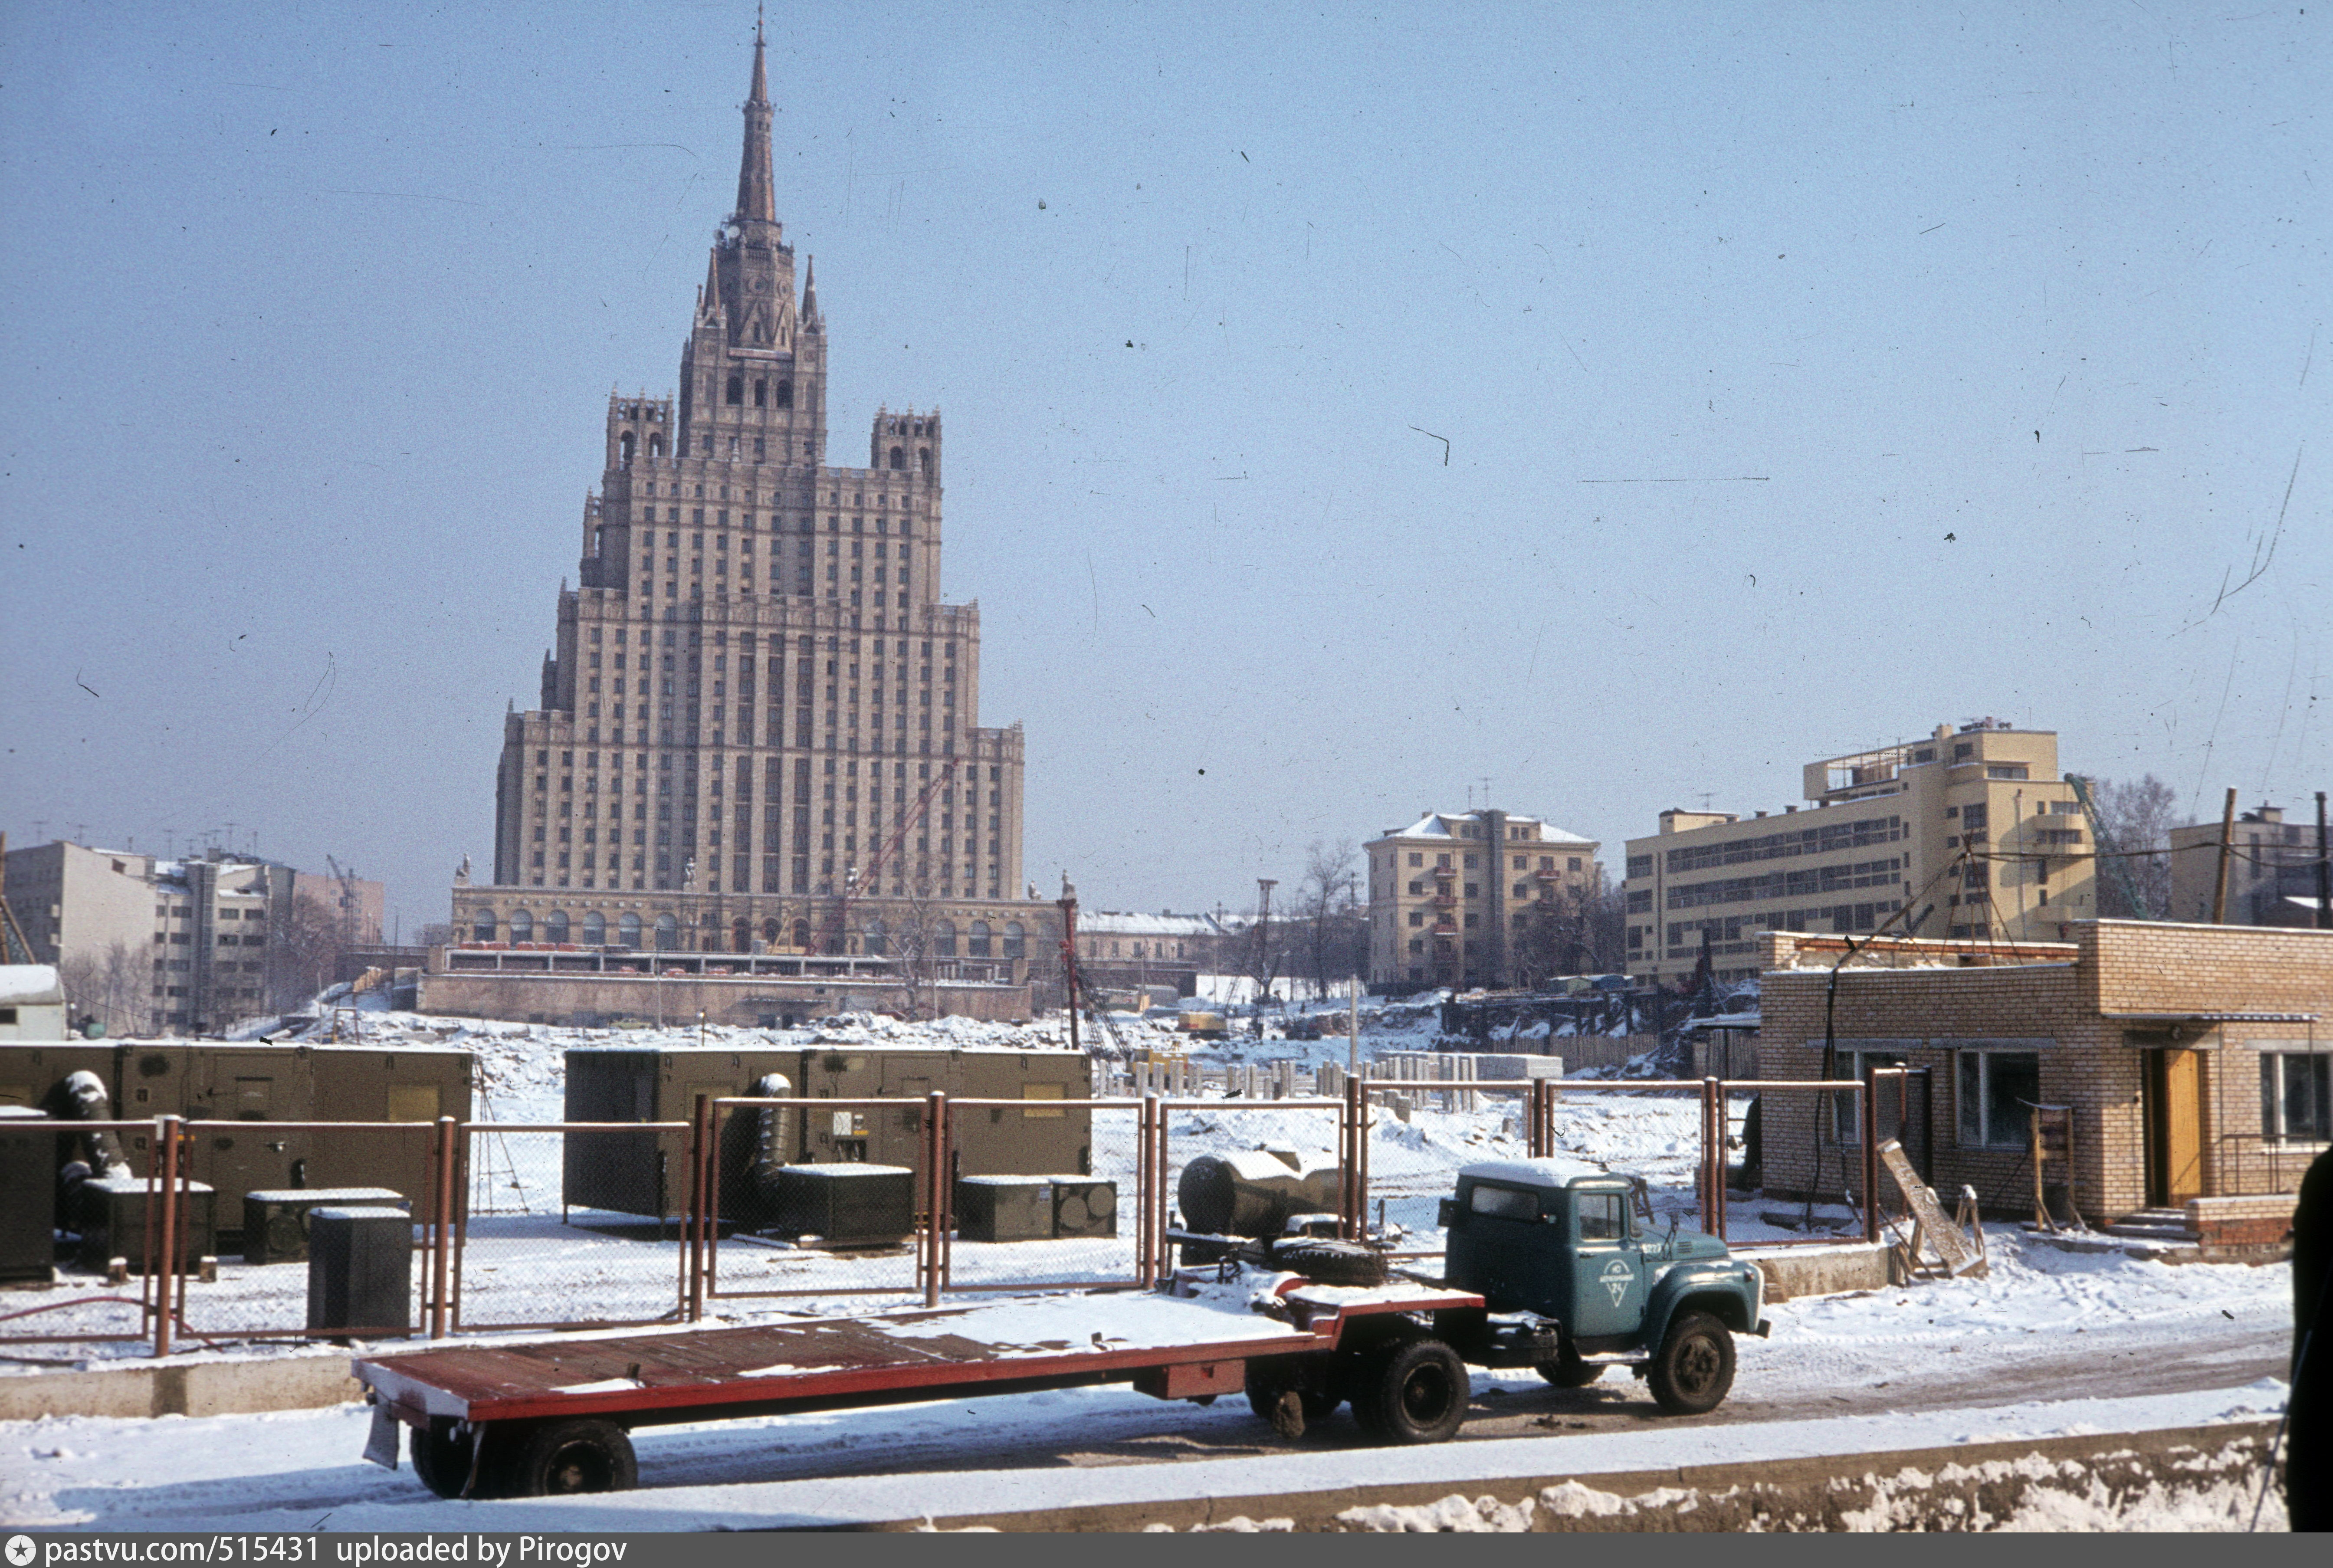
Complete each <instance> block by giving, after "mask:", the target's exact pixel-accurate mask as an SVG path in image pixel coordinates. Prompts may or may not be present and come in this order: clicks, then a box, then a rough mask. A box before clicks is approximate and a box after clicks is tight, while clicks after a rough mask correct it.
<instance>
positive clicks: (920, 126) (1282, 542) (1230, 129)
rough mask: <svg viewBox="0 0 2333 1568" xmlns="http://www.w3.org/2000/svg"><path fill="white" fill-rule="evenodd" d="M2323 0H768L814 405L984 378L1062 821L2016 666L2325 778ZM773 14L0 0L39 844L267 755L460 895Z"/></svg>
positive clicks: (2074, 716)
mask: <svg viewBox="0 0 2333 1568" xmlns="http://www.w3.org/2000/svg"><path fill="white" fill-rule="evenodd" d="M2328 19H2333V7H2308V8H2303V7H2300V6H2297V5H2289V4H2287V5H2251V4H2243V5H2219V6H2210V7H2204V6H2195V5H2171V4H2162V3H2158V0H2147V3H2146V4H2139V3H2137V0H2127V3H2117V4H2094V5H2024V6H2021V5H1963V6H1958V7H1952V8H1946V7H1939V6H1933V5H1916V6H1913V5H1906V6H1888V5H1872V4H1855V5H1762V6H1743V5H1651V4H1647V5H1597V6H1552V5H1516V6H1508V7H1498V6H1489V5H1471V4H1470V5H1450V6H1445V7H1430V6H1423V5H1421V6H1396V7H1380V8H1368V7H1353V6H1327V7H1303V8H1297V7H1291V6H1263V7H1258V8H1253V9H1234V8H1228V7H1223V6H1216V5H1190V6H1168V5H1146V6H1141V7H1135V6H1130V5H1054V4H1031V5H981V6H966V5H905V4H903V5H850V4H829V5H819V6H808V5H793V6H780V7H777V8H776V9H774V10H773V13H772V18H771V26H772V38H773V53H772V58H771V79H772V95H773V99H774V100H775V101H776V102H777V104H778V116H777V124H776V131H775V139H776V145H777V189H778V205H779V214H780V216H781V217H782V219H783V220H784V222H785V224H786V232H787V237H788V238H789V239H790V240H791V241H792V243H793V244H794V245H795V246H796V248H797V250H798V251H799V252H802V253H806V254H810V255H815V256H816V258H817V261H818V277H819V283H820V291H819V293H820V302H821V304H822V305H823V307H824V308H825V311H826V313H827V316H828V320H829V322H830V341H831V343H832V345H833V356H834V366H835V384H834V388H833V392H832V399H831V409H830V412H831V424H832V428H833V437H832V442H831V446H830V457H831V458H832V459H834V460H839V461H842V462H857V461H861V460H863V459H862V458H861V457H860V454H861V452H862V451H863V447H861V446H860V445H859V441H860V439H861V437H860V435H859V432H861V431H863V430H864V429H865V428H866V427H867V422H868V421H869V418H871V417H872V414H873V411H874V409H875V408H876V407H877V405H878V403H883V402H888V403H889V404H891V405H892V406H893V407H898V406H901V405H905V404H907V403H914V404H915V405H917V406H918V407H929V406H932V405H934V404H937V405H939V406H940V407H942V408H943V409H945V412H946V418H947V429H948V447H949V450H948V458H947V476H948V490H947V495H946V514H947V530H948V541H949V542H948V554H947V560H946V581H945V584H944V591H945V592H946V596H947V597H949V598H950V599H966V598H977V599H978V600H979V601H980V603H981V607H982V613H983V625H984V634H985V644H986V646H985V660H984V669H983V681H984V685H983V692H982V698H983V701H982V715H981V717H982V719H983V721H984V722H986V723H991V724H1000V723H1009V722H1011V721H1013V720H1014V719H1022V720H1025V721H1026V723H1027V726H1028V736H1029V794H1028V813H1029V826H1028V841H1027V847H1028V860H1027V874H1028V875H1029V876H1030V877H1031V878H1032V880H1036V881H1037V882H1038V883H1039V885H1040V887H1041V889H1043V890H1048V891H1050V890H1051V889H1052V888H1053V887H1054V886H1055V884H1056V882H1057V880H1058V878H1059V875H1060V872H1061V869H1062V868H1063V867H1067V868H1068V869H1069V870H1070V872H1071V874H1072V875H1073V876H1075V877H1076V879H1077V880H1078V881H1079V883H1080V890H1081V891H1082V892H1083V894H1084V895H1085V897H1086V899H1087V901H1088V902H1089V904H1091V905H1099V906H1104V907H1114V908H1123V907H1137V908H1154V909H1155V908H1158V907H1162V906H1173V907H1176V908H1190V907H1197V906H1211V905H1213V904H1214V903H1215V902H1216V901H1218V900H1223V901H1225V902H1229V903H1232V904H1234V905H1237V904H1239V903H1241V902H1243V901H1244V900H1247V899H1252V898H1253V878H1255V877H1256V876H1258V875H1276V876H1279V877H1281V878H1282V879H1283V880H1287V879H1292V878H1294V877H1296V876H1298V875H1300V874H1301V869H1302V863H1303V856H1304V848H1305V845H1306V844H1307V843H1308V842H1311V841H1312V840H1315V839H1335V838H1339V837H1346V836H1349V837H1352V838H1356V839H1366V838H1368V836H1370V835H1372V834H1373V833H1375V832H1378V831H1379V830H1381V829H1384V828H1387V827H1390V826H1394V825H1397V823H1401V822H1407V821H1408V820H1409V819H1411V817H1412V816H1413V815H1414V814H1415V813H1416V812H1418V811H1419V810H1420V809H1421V808H1425V807H1428V806H1432V807H1437V808H1445V809H1446V808H1456V807H1463V806H1464V804H1465V803H1466V802H1467V800H1468V792H1469V790H1470V789H1472V790H1474V791H1475V792H1477V794H1478V795H1479V791H1480V789H1481V784H1480V783H1479V781H1480V780H1482V779H1483V778H1485V777H1487V778H1489V779H1490V780H1491V787H1492V791H1493V794H1494V795H1495V796H1496V798H1497V800H1498V802H1499V803H1502V804H1503V805H1505V806H1506V807H1507V808H1508V809H1510V810H1514V811H1521V812H1530V813H1544V814H1546V815H1548V816H1550V817H1551V818H1552V819H1553V820H1554V821H1555V822H1558V823H1559V824H1560V825H1562V826H1564V827H1567V828H1570V829H1571V830H1573V831H1575V832H1582V833H1587V834H1589V835H1591V836H1594V837H1597V838H1599V839H1601V840H1603V841H1605V842H1606V844H1607V846H1608V848H1607V850H1606V858H1607V859H1608V861H1612V862H1615V863H1617V861H1618V853H1619V845H1618V841H1619V840H1620V839H1622V838H1623V837H1625V836H1627V835H1628V834H1631V833H1643V832H1651V831H1652V829H1653V827H1654V825H1655V824H1654V815H1655V813H1656V812H1658V811H1659V810H1660V809H1661V808H1663V807H1665V806H1669V805H1677V804H1698V803H1700V802H1701V801H1702V799H1703V798H1704V795H1706V796H1707V797H1708V798H1709V800H1710V801H1711V803H1713V804H1714V805H1716V806H1718V807H1720V808H1721V809H1734V810H1742V811H1748V810H1751V809H1754V808H1759V807H1764V808H1769V809H1771V808H1774V807H1779V806H1780V805H1781V804H1782V803H1784V802H1785V801H1788V800H1791V799H1793V798H1795V795H1796V793H1797V787H1798V767H1799V765H1800V763H1802V762H1805V761H1808V760H1811V759H1813V758H1815V757H1818V756H1821V755H1827V754H1829V753H1832V752H1836V751H1842V750H1847V749H1850V748H1854V747H1858V746H1865V745H1869V744H1874V743H1879V742H1885V741H1889V740H1894V739H1896V738H1899V737H1904V736H1911V735H1915V734H1918V733H1922V732H1925V730H1927V729H1929V728H1932V727H1933V726H1935V724H1937V723H1938V722H1939V721H1953V722H1959V721H1961V720H1963V719H1967V718H1973V717H1978V716H1982V715H1992V716H1996V717H2003V718H2008V719H2011V720H2014V721H2015V722H2017V723H2018V724H2020V725H2021V726H2033V727H2042V728H2054V729H2056V730H2058V731H2059V732H2060V734H2061V736H2062V737H2063V741H2062V753H2063V759H2064V761H2065V763H2066V765H2068V766H2069V767H2072V768H2075V769H2078V770H2088V771H2093V772H2097V773H2102V774H2107V775H2109V776H2125V775H2131V774H2138V773H2141V772H2146V771H2153V772H2155V773H2158V774H2161V775H2162V776H2163V777H2165V779H2166V780H2168V781H2169V782H2170V783H2171V784H2173V785H2175V787H2176V788H2177V790H2178V791H2179V793H2180V794H2181V796H2182V799H2183V803H2184V804H2185V805H2186V806H2187V807H2188V808H2189V809H2190V810H2191V811H2192V812H2193V813H2194V814H2196V815H2210V814H2215V813H2216V812H2217V810H2218V803H2219V792H2220V791H2221V790H2222V789H2223V788H2224V787H2225V786H2227V785H2230V784H2234V785H2236V786H2239V787H2240V788H2241V789H2242V792H2243V798H2244V801H2245V803H2247V804H2251V803H2254V802H2256V801H2258V800H2259V799H2261V797H2262V796H2263V795H2265V796H2266V797H2268V798H2270V799H2271V800H2275V801H2278V802H2280V803H2284V804H2287V805H2289V806H2290V805H2298V804H2302V803H2305V801H2306V795H2307V793H2308V792H2309V791H2313V790H2315V789H2317V788H2320V787H2333V768H2328V755H2329V754H2328V738H2333V737H2328V715H2326V714H2325V713H2324V712H2323V711H2322V708H2323V706H2324V703H2325V699H2326V698H2327V697H2328V695H2333V660H2329V659H2328V653H2329V652H2333V647H2328V620H2333V617H2328V613H2327V604H2328V575H2333V527H2328V495H2333V417H2328V409H2333V313H2328V292H2327V291H2328V240H2333V216H2328V214H2333V164H2328V159H2327V149H2328V131H2333V125H2328V108H2333V92H2328V85H2327V84H2328V82H2333V48H2328V43H2327V24H2328ZM752 24H753V14H752V10H751V7H750V6H747V5H739V4H734V3H730V4H721V5H701V4H700V5H669V6H666V5H653V4H625V5H587V4H569V5H556V6H549V5H545V6H533V7H526V6H519V5H492V6H454V7H438V6H429V7H418V6H412V5H398V4H394V3H387V4H369V5H362V6H354V5H348V6H339V5H334V6H318V5H306V6H292V5H265V6H260V5H241V6H220V5H203V6H187V5H144V6H139V7H135V8H131V7H123V6H112V5H108V6H98V5H62V4H42V3H38V0H20V3H19V4H16V5H11V6H9V7H7V8H6V9H5V11H0V182H5V183H0V204H5V206H0V210H5V213H6V215H7V216H6V222H5V225H0V281H5V310H6V322H5V324H6V329H7V330H6V332H5V338H0V370H5V373H0V423H5V442H6V447H5V471H0V548H4V549H5V553H6V559H5V566H0V659H5V680H0V742H5V755H0V825H5V828H6V829H7V830H8V832H9V833H10V835H11V839H12V842H19V843H22V842H31V841H32V839H33V838H34V828H35V824H36V823H40V824H44V825H45V828H46V831H47V832H48V834H49V835H51V836H54V835H56V834H58V833H60V832H81V831H82V827H83V825H85V826H86V831H87V834H88V836H89V837H91V838H93V839H97V840H101V841H105V842H115V843H119V842H122V841H123V840H125V839H128V838H130V837H133V836H134V837H135V839H136V841H137V842H138V844H139V846H140V847H145V846H149V845H154V846H159V845H160V844H161V842H162V841H163V835H164V832H165V831H166V830H170V831H174V832H175V834H176V838H175V841H174V842H176V843H177V844H178V846H179V847H181V848H183V847H185V845H186V843H187V840H188V838H189V836H190V835H195V834H197V833H200V832H206V831H210V832H216V831H218V830H222V829H223V828H224V824H226V823H227V822H234V823H235V824H237V825H236V827H235V840H236V842H237V843H238V844H241V843H244V842H248V837H249V835H250V834H251V833H252V832H254V831H255V832H257V834H258V847H259V848H260V849H261V851H263V852H266V853H270V854H273V855H275V856H277V857H280V858H283V859H287V860H291V861H295V862H297V863H300V864H302V865H308V866H318V867H321V865H322V861H323V857H324V856H325V855H326V854H327V853H331V854H334V855H337V856H339V857H340V858H341V860H342V861H345V862H350V863H353V864H354V865H355V866H356V867H357V868H358V870H359V871H360V872H361V873H362V874H364V875H367V876H373V877H379V878H381V879H384V880H387V881H388V882H389V890H390V902H391V908H392V909H393V910H395V911H397V912H398V913H399V914H401V915H402V917H403V919H404V921H405V925H406V928H407V929H408V931H409V930H410V929H411V928H413V926H414V925H415V924H417V923H418V922H419V921H421V920H425V919H443V918H444V917H445V910H446V896H445V889H446V880H447V878H448V876H449V874H450V873H451V871H452V870H453V868H454V865H455V862H456V861H457V860H458V859H459V858H460V857H461V856H462V854H464V853H465V852H468V853H470V854H472V855H473V856H475V857H477V858H478V859H480V860H481V861H490V851H491V835H492V823H493V798H492V790H493V778H494V759H495V754H496V750H497V748H498V746H499V745H500V738H501V733H502V728H501V726H502V714H503V709H504V702H505V700H506V699H508V698H511V697H516V698H517V699H518V700H519V702H520V703H521V705H522V706H525V705H526V704H528V703H531V702H532V701H533V699H534V695H535V680H536V671H537V668H538V664H539V660H540V659H541V657H542V650H543V648H544V646H545V645H546V643H547V642H548V640H550V637H551V634H552V622H553V595H554V592H555V591H556V588H557V585H558V583H559V581H560V579H561V577H562V575H565V576H568V577H570V578H571V577H572V575H573V573H574V572H575V563H576V556H577V553H578V550H579V541H580V525H581V509H582V505H583V499H584V496H585V494H586V492H587V491H588V490H589V489H590V487H591V486H594V485H595V484H596V483H597V481H598V478H599V463H600V421H601V417H602V413H603V411H604V407H605V400H606V397H607V393H608V390H609V389H610V387H612V386H617V385H620V386H621V387H623V388H624V389H626V390H635V389H641V388H645V389H646V390H649V391H651V392H660V391H665V390H670V389H671V387H672V384H673V378H674V376H675V373H676V370H677V362H678V354H679V350H680V345H681V341H682V338H683V334H684V332H685V331H686V326H687V313H688V307H689V303H690V300H691V296H692V293H693V290H694V288H695V286H696V283H697V282H698V280H699V279H700V278H701V277H702V275H703V273H704V261H705V248H706V244H707V242H708V241H709V239H710V238H711V236H712V233H713V229H714V226H715V223H716V222H717V221H718V220H719V218H720V217H721V216H723V214H724V212H725V210H726V208H727V207H728V205H729V203H730V200H731V197H732V195H733V192H734V179H735V168H736V159H737V147H738V139H739V125H740V121H739V117H738V114H737V105H738V103H739V101H741V100H742V99H743V97H744V91H745V83H746V76H747V72H748V67H749V62H750V40H751V35H752ZM2318 361H2324V362H2323V363H2319V362H2318ZM1421 432H1431V434H1425V433H1421ZM1444 438H1446V439H1447V442H1448V447H1447V461H1446V462H1445V446H1444ZM1750 476H1754V477H1750ZM2288 492H2289V502H2288ZM2239 584H2242V585H2243V586H2242V589H2241V591H2240V592H2237V591H2236V590H2237V588H2238V585H2239Z"/></svg>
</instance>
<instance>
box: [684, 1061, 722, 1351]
mask: <svg viewBox="0 0 2333 1568" xmlns="http://www.w3.org/2000/svg"><path fill="white" fill-rule="evenodd" d="M713 1118H714V1111H713V1097H712V1096H711V1095H709V1094H700V1095H698V1096H697V1097H696V1105H695V1107H694V1108H693V1111H692V1114H691V1115H690V1117H689V1125H688V1219H687V1223H686V1224H685V1225H684V1226H683V1227H681V1228H682V1236H683V1245H682V1247H681V1254H682V1256H683V1257H684V1258H686V1264H685V1265H683V1270H682V1279H683V1280H684V1282H685V1284H686V1291H685V1294H683V1296H682V1299H681V1303H680V1306H681V1310H682V1311H683V1312H685V1313H687V1314H688V1321H689V1322H690V1323H696V1322H699V1321H701V1320H702V1319H703V1318H704V1316H705V1169H706V1149H707V1146H708V1145H709V1144H711V1143H712V1142H713V1141H714V1138H713V1131H712V1129H713Z"/></svg>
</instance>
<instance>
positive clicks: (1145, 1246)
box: [1134, 1063, 1158, 1290]
mask: <svg viewBox="0 0 2333 1568" xmlns="http://www.w3.org/2000/svg"><path fill="white" fill-rule="evenodd" d="M1138 1065H1141V1066H1146V1067H1147V1065H1148V1063H1139V1064H1138ZM1156 1111H1157V1102H1156V1101H1155V1100H1154V1099H1153V1098H1152V1096H1150V1095H1148V1094H1145V1095H1143V1096H1142V1098H1141V1099H1139V1100H1138V1101H1135V1103H1134V1234H1135V1237H1136V1241H1135V1258H1134V1283H1135V1284H1138V1285H1140V1286H1141V1287H1142V1288H1143V1289H1144V1290H1150V1289H1153V1288H1155V1287H1156V1286H1157V1284H1158V1270H1157V1261H1158V1260H1157V1258H1155V1257H1153V1256H1152V1255H1151V1253H1150V1184H1151V1180H1152V1178H1154V1176H1155V1175H1156V1174H1157V1173H1156V1172H1154V1171H1153V1170H1152V1169H1150V1165H1151V1154H1150V1145H1151V1141H1152V1140H1153V1138H1154V1137H1155V1133H1154V1131H1153V1129H1152V1126H1151V1122H1152V1119H1153V1117H1154V1115H1155V1113H1156Z"/></svg>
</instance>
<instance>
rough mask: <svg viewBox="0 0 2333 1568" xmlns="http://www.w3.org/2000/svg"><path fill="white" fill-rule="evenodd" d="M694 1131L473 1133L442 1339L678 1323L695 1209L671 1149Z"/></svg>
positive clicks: (559, 1128)
mask: <svg viewBox="0 0 2333 1568" xmlns="http://www.w3.org/2000/svg"><path fill="white" fill-rule="evenodd" d="M687 1132H688V1124H687V1123H686V1122H633V1123H626V1124H623V1125H620V1126H617V1125H610V1124H608V1123H603V1122H524V1123H520V1122H470V1123H465V1124H463V1125H462V1127H461V1128H460V1130H459V1134H458V1138H457V1140H456V1159H457V1162H458V1163H457V1169H456V1176H455V1185H456V1190H457V1191H458V1192H459V1193H461V1194H462V1197H463V1200H464V1207H463V1211H462V1213H461V1214H460V1215H459V1216H458V1217H456V1220H455V1223H454V1227H453V1246H452V1262H451V1267H450V1271H449V1272H450V1276H451V1277H450V1280H449V1282H448V1285H447V1294H446V1303H447V1309H448V1311H447V1321H446V1324H445V1327H444V1331H443V1332H453V1333H462V1332H483V1331H495V1332H506V1331H509V1330H514V1329H552V1328H601V1327H605V1328H613V1327H620V1326H625V1325H631V1324H640V1323H667V1322H673V1321H676V1320H677V1319H678V1318H679V1316H680V1315H681V1301H682V1295H681V1291H682V1284H683V1272H682V1271H683V1266H684V1262H685V1258H686V1249H685V1247H684V1245H683V1242H684V1236H685V1230H686V1214H687V1209H686V1195H685V1193H682V1192H678V1191H676V1190H675V1187H674V1183H673V1180H672V1176H673V1173H672V1171H671V1169H670V1165H671V1161H670V1159H669V1158H668V1154H669V1151H668V1150H667V1149H666V1148H665V1147H664V1142H665V1140H667V1138H673V1139H678V1140H686V1136H687ZM682 1147H684V1148H685V1147H686V1143H685V1141H684V1142H683V1144H682ZM435 1326H436V1325H434V1324H433V1327H435Z"/></svg>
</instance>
